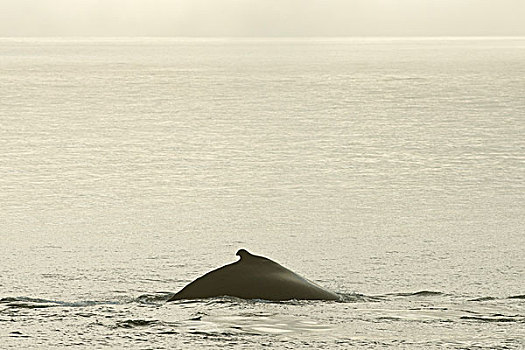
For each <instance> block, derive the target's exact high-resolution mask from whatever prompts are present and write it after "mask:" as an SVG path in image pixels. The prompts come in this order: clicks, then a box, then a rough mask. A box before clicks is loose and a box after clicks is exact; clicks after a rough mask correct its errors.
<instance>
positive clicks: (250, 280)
mask: <svg viewBox="0 0 525 350" xmlns="http://www.w3.org/2000/svg"><path fill="white" fill-rule="evenodd" d="M237 255H238V256H240V259H239V261H236V262H234V263H232V264H229V265H226V266H223V267H220V268H218V269H216V270H213V271H211V272H208V273H207V274H205V275H204V276H202V277H199V278H197V279H196V280H195V281H193V282H191V283H190V284H188V285H187V286H186V287H184V288H183V289H182V290H181V291H180V292H178V293H177V294H175V295H174V296H172V297H171V298H170V299H169V300H168V301H173V300H180V299H202V298H212V297H219V296H233V297H238V298H243V299H264V300H291V299H298V300H299V299H303V300H339V299H340V298H339V296H338V295H337V294H335V293H332V292H330V291H328V290H326V289H324V288H322V287H320V286H318V285H317V284H315V283H313V282H311V281H308V280H307V279H305V278H303V277H301V276H299V275H297V274H296V273H294V272H292V271H290V270H288V269H287V268H285V267H283V266H281V265H279V264H278V263H276V262H274V261H272V260H270V259H267V258H265V257H262V256H257V255H252V254H250V253H248V251H246V250H244V249H241V250H239V251H238V252H237Z"/></svg>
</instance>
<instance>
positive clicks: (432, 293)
mask: <svg viewBox="0 0 525 350" xmlns="http://www.w3.org/2000/svg"><path fill="white" fill-rule="evenodd" d="M441 295H446V294H445V293H443V292H435V291H431V290H421V291H418V292H400V293H388V294H385V296H396V297H434V296H441Z"/></svg>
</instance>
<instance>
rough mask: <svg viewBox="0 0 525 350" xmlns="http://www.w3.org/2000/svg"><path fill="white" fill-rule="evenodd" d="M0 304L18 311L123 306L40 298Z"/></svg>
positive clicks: (14, 299)
mask: <svg viewBox="0 0 525 350" xmlns="http://www.w3.org/2000/svg"><path fill="white" fill-rule="evenodd" d="M0 304H3V305H4V306H6V307H8V308H18V309H44V308H50V307H85V306H93V305H119V304H123V302H122V301H108V300H104V301H97V300H85V301H75V302H68V301H58V300H48V299H40V298H29V297H5V298H0Z"/></svg>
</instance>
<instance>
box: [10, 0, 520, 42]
mask: <svg viewBox="0 0 525 350" xmlns="http://www.w3.org/2000/svg"><path fill="white" fill-rule="evenodd" d="M383 35H388V36H405V35H410V36H426V35H430V36H435V35H444V36H448V35H460V36H463V35H467V36H468V35H480V36H484V35H525V0H0V36H383Z"/></svg>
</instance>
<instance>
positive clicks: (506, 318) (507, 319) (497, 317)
mask: <svg viewBox="0 0 525 350" xmlns="http://www.w3.org/2000/svg"><path fill="white" fill-rule="evenodd" d="M459 319H460V320H467V321H476V322H520V323H522V322H523V323H525V317H523V316H505V315H492V316H461V317H460V318H459Z"/></svg>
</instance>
